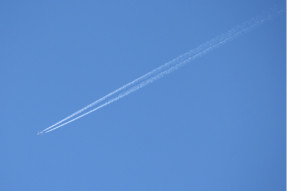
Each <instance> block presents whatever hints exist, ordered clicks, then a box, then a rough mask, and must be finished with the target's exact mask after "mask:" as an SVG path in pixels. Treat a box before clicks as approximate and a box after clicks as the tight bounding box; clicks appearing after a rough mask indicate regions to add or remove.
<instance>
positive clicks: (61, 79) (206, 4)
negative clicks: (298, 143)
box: [0, 0, 286, 191]
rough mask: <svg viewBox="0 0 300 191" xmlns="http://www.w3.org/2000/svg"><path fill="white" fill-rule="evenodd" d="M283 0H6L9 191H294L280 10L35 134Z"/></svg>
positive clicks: (0, 44)
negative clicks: (289, 176) (126, 92)
mask: <svg viewBox="0 0 300 191" xmlns="http://www.w3.org/2000/svg"><path fill="white" fill-rule="evenodd" d="M275 3H277V4H278V5H279V6H280V7H282V9H283V10H284V9H285V1H283V0H282V1H277V0H276V1H274V0H263V1H262V0H251V1H245V0H244V1H241V0H227V1H224V0H193V1H192V0H176V1H175V0H174V1H173V0H172V1H161V0H160V1H158V0H153V1H121V0H120V1H90V0H88V1H74V0H72V1H6V0H3V1H1V3H0V23H1V30H0V87H1V94H0V98H1V99H0V105H1V110H0V114H1V115H0V119H1V120H0V154H1V155H0V190H7V191H19V190H26V191H27V190H30V191H36V190H43V191H53V190H55V191H65V190H72V191H83V190H91V191H94V190H95V191H96V190H97V191H98V190H104V191H125V190H126V191H127V190H128V191H140V190H145V191H148V190H149V191H152V190H160V191H166V190H172V191H177V190H178V191H179V190H205V191H224V190H230V191H241V190H243V191H253V190H255V191H266V190H272V191H279V190H280V191H282V190H285V185H286V181H285V175H286V174H285V169H286V168H285V162H286V158H285V152H286V149H285V147H286V143H285V141H286V133H285V131H286V127H285V124H286V116H285V112H286V109H285V107H286V102H285V99H286V95H285V94H286V85H285V83H286V53H285V51H286V40H285V35H286V28H285V25H286V21H285V19H286V18H285V15H284V14H283V15H281V16H280V17H278V18H275V19H273V20H272V21H269V22H267V23H265V24H263V25H261V26H260V27H258V28H256V29H255V30H253V31H251V32H249V33H247V34H246V35H244V36H242V37H240V38H238V39H236V40H234V41H232V42H230V43H228V44H226V45H225V46H222V47H220V48H218V49H216V50H214V51H212V52H210V53H209V54H207V55H205V56H204V57H201V58H200V59H197V60H194V61H193V62H191V63H190V64H188V65H187V66H185V67H183V68H181V69H180V70H178V71H176V72H174V73H172V74H171V75H168V76H166V77H165V78H163V79H161V80H159V81H156V82H155V83H153V84H151V85H149V86H147V87H145V88H143V89H141V90H139V91H137V92H135V93H133V94H131V95H130V96H127V97H126V98H124V99H122V100H119V101H118V102H115V103H113V104H111V105H109V106H107V107H105V108H103V109H101V110H98V111H97V112H94V113H93V114H91V115H89V116H87V117H85V118H83V119H81V120H78V121H76V122H74V123H71V124H69V125H67V126H65V127H63V128H60V129H58V130H57V131H54V132H52V133H49V134H47V135H45V136H37V135H36V133H37V132H38V131H40V130H43V129H44V128H46V127H48V126H49V125H52V124H53V123H55V122H57V121H59V120H61V119H62V118H64V117H66V116H68V115H69V114H71V113H73V112H75V111H76V110H78V109H80V108H81V107H83V106H85V105H86V104H89V103H91V102H92V101H95V100H96V99H98V98H100V97H102V96H104V95H105V94H107V93H109V92H110V91H112V90H115V89H116V88H118V87H120V86H122V85H124V84H125V83H127V82H129V81H131V80H133V79H135V78H137V77H139V76H140V75H142V74H144V73H146V72H148V71H150V70H152V69H154V68H155V67H157V66H159V65H161V64H163V63H165V62H166V61H169V60H170V59H172V58H174V57H176V56H177V55H179V54H181V53H184V52H186V51H188V50H190V49H192V48H194V47H196V46H198V45H199V44H201V43H203V42H205V41H207V40H210V39H211V38H213V37H215V36H217V35H219V34H221V33H224V32H226V31H227V30H228V29H230V28H232V27H234V26H236V25H239V24H241V23H243V22H244V21H246V20H248V19H250V18H252V17H254V16H256V15H258V14H260V13H261V12H262V11H264V10H267V9H269V8H270V7H272V6H273V5H274V4H275Z"/></svg>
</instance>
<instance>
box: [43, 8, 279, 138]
mask: <svg viewBox="0 0 300 191" xmlns="http://www.w3.org/2000/svg"><path fill="white" fill-rule="evenodd" d="M281 12H282V11H280V10H276V9H275V10H272V11H270V12H268V13H267V14H265V15H263V16H258V17H255V18H254V19H251V20H250V21H248V22H245V23H244V24H241V25H239V26H237V27H234V28H233V29H231V30H229V31H228V32H227V33H224V34H222V35H220V36H218V37H216V38H214V39H212V40H210V41H208V42H206V43H204V44H202V45H200V46H199V47H197V48H195V49H192V50H190V51H188V52H186V53H184V54H182V55H180V56H178V57H176V58H175V59H173V60H171V61H169V62H167V63H165V64H163V65H161V66H159V67H157V68H156V69H154V70H152V71H150V72H148V73H146V74H144V75H143V76H141V77H139V78H137V79H135V80H133V81H131V82H129V83H127V84H125V85H124V86H122V87H120V88H118V89H116V90H115V91H112V92H111V93H109V94H107V95H105V96H104V97H102V98H100V99H98V100H96V101H94V102H93V103H91V104H89V105H87V106H85V107H84V108H82V109H80V110H78V111H76V112H75V113H73V114H71V115H69V116H67V117H66V118H64V119H62V120H61V121H59V122H57V123H55V124H53V125H51V126H49V127H47V128H46V129H44V130H43V131H41V132H39V133H38V134H43V133H49V132H51V131H53V130H55V129H58V128H60V127H62V126H65V125H67V124H69V123H71V122H73V121H76V120H78V119H80V118H82V117H84V116H86V115H88V114H90V113H92V112H94V111H96V110H98V109H100V108H103V107H105V106H107V105H109V104H111V103H113V102H115V101H117V100H119V99H121V98H123V97H125V96H127V95H129V94H131V93H133V92H135V91H137V90H139V89H141V88H143V87H145V86H147V85H149V84H151V83H152V82H155V81H156V80H158V79H160V78H162V77H164V76H165V75H167V74H170V73H172V72H173V71H175V70H177V69H179V68H180V67H182V66H184V65H185V64H187V63H189V62H191V61H192V60H194V59H196V58H199V57H201V56H203V55H205V54H207V53H209V52H210V51H212V50H214V49H216V48H218V47H220V46H222V45H224V44H225V43H227V42H229V41H231V40H233V39H235V38H237V37H239V36H241V35H242V34H244V33H246V32H248V31H249V30H251V29H253V28H254V27H256V26H258V25H260V24H263V23H264V22H266V21H268V20H270V19H272V18H273V17H274V16H276V15H277V14H279V13H281ZM122 91H123V93H122ZM101 102H104V103H102V104H101V105H99V106H97V107H95V108H93V109H92V107H93V106H96V105H97V104H99V103H101ZM90 108H91V110H89V111H86V110H87V109H90ZM84 111H86V112H85V113H83V112H84ZM79 114H81V115H79ZM76 115H78V116H77V117H75V116H76ZM73 117H74V118H73ZM71 118H72V119H71ZM67 120H68V121H67Z"/></svg>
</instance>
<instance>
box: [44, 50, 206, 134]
mask: <svg viewBox="0 0 300 191" xmlns="http://www.w3.org/2000/svg"><path fill="white" fill-rule="evenodd" d="M203 47H204V45H200V46H199V47H197V48H195V49H193V50H190V51H188V52H186V53H184V54H182V55H180V56H178V57H176V58H175V59H173V60H171V61H169V62H167V63H165V64H163V65H161V66H159V67H157V68H155V69H154V70H152V71H150V72H148V73H146V74H144V75H143V76H141V77H139V78H137V79H135V80H133V81H131V82H129V83H127V84H125V85H123V86H122V87H120V88H118V89H116V90H114V91H112V92H110V93H108V94H107V95H105V96H103V97H102V98H100V99H98V100H96V101H94V102H93V103H91V104H89V105H87V106H85V107H83V108H82V109H80V110H78V111H76V112H74V113H73V114H71V115H69V116H67V117H66V118H64V119H62V120H60V121H59V122H57V123H55V124H53V125H51V126H49V127H47V128H46V129H44V130H43V131H41V132H40V133H43V132H45V131H47V130H48V129H51V128H52V127H54V126H57V125H58V124H61V123H62V122H64V121H66V120H68V119H70V118H72V117H74V116H76V115H78V114H80V113H82V112H83V111H85V110H87V109H89V108H91V107H93V106H95V105H96V104H98V103H100V102H103V101H105V100H107V99H108V98H109V97H112V96H113V95H115V94H117V93H119V92H121V91H123V90H125V89H126V88H129V87H131V86H134V85H135V84H137V83H139V82H141V81H142V80H145V79H147V78H149V77H150V76H152V75H154V74H156V73H158V72H160V71H162V70H164V69H166V68H168V67H170V66H172V65H175V64H176V63H178V62H180V61H182V60H185V59H187V58H189V57H191V56H192V55H193V54H195V52H199V51H200V50H201V49H203Z"/></svg>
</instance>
